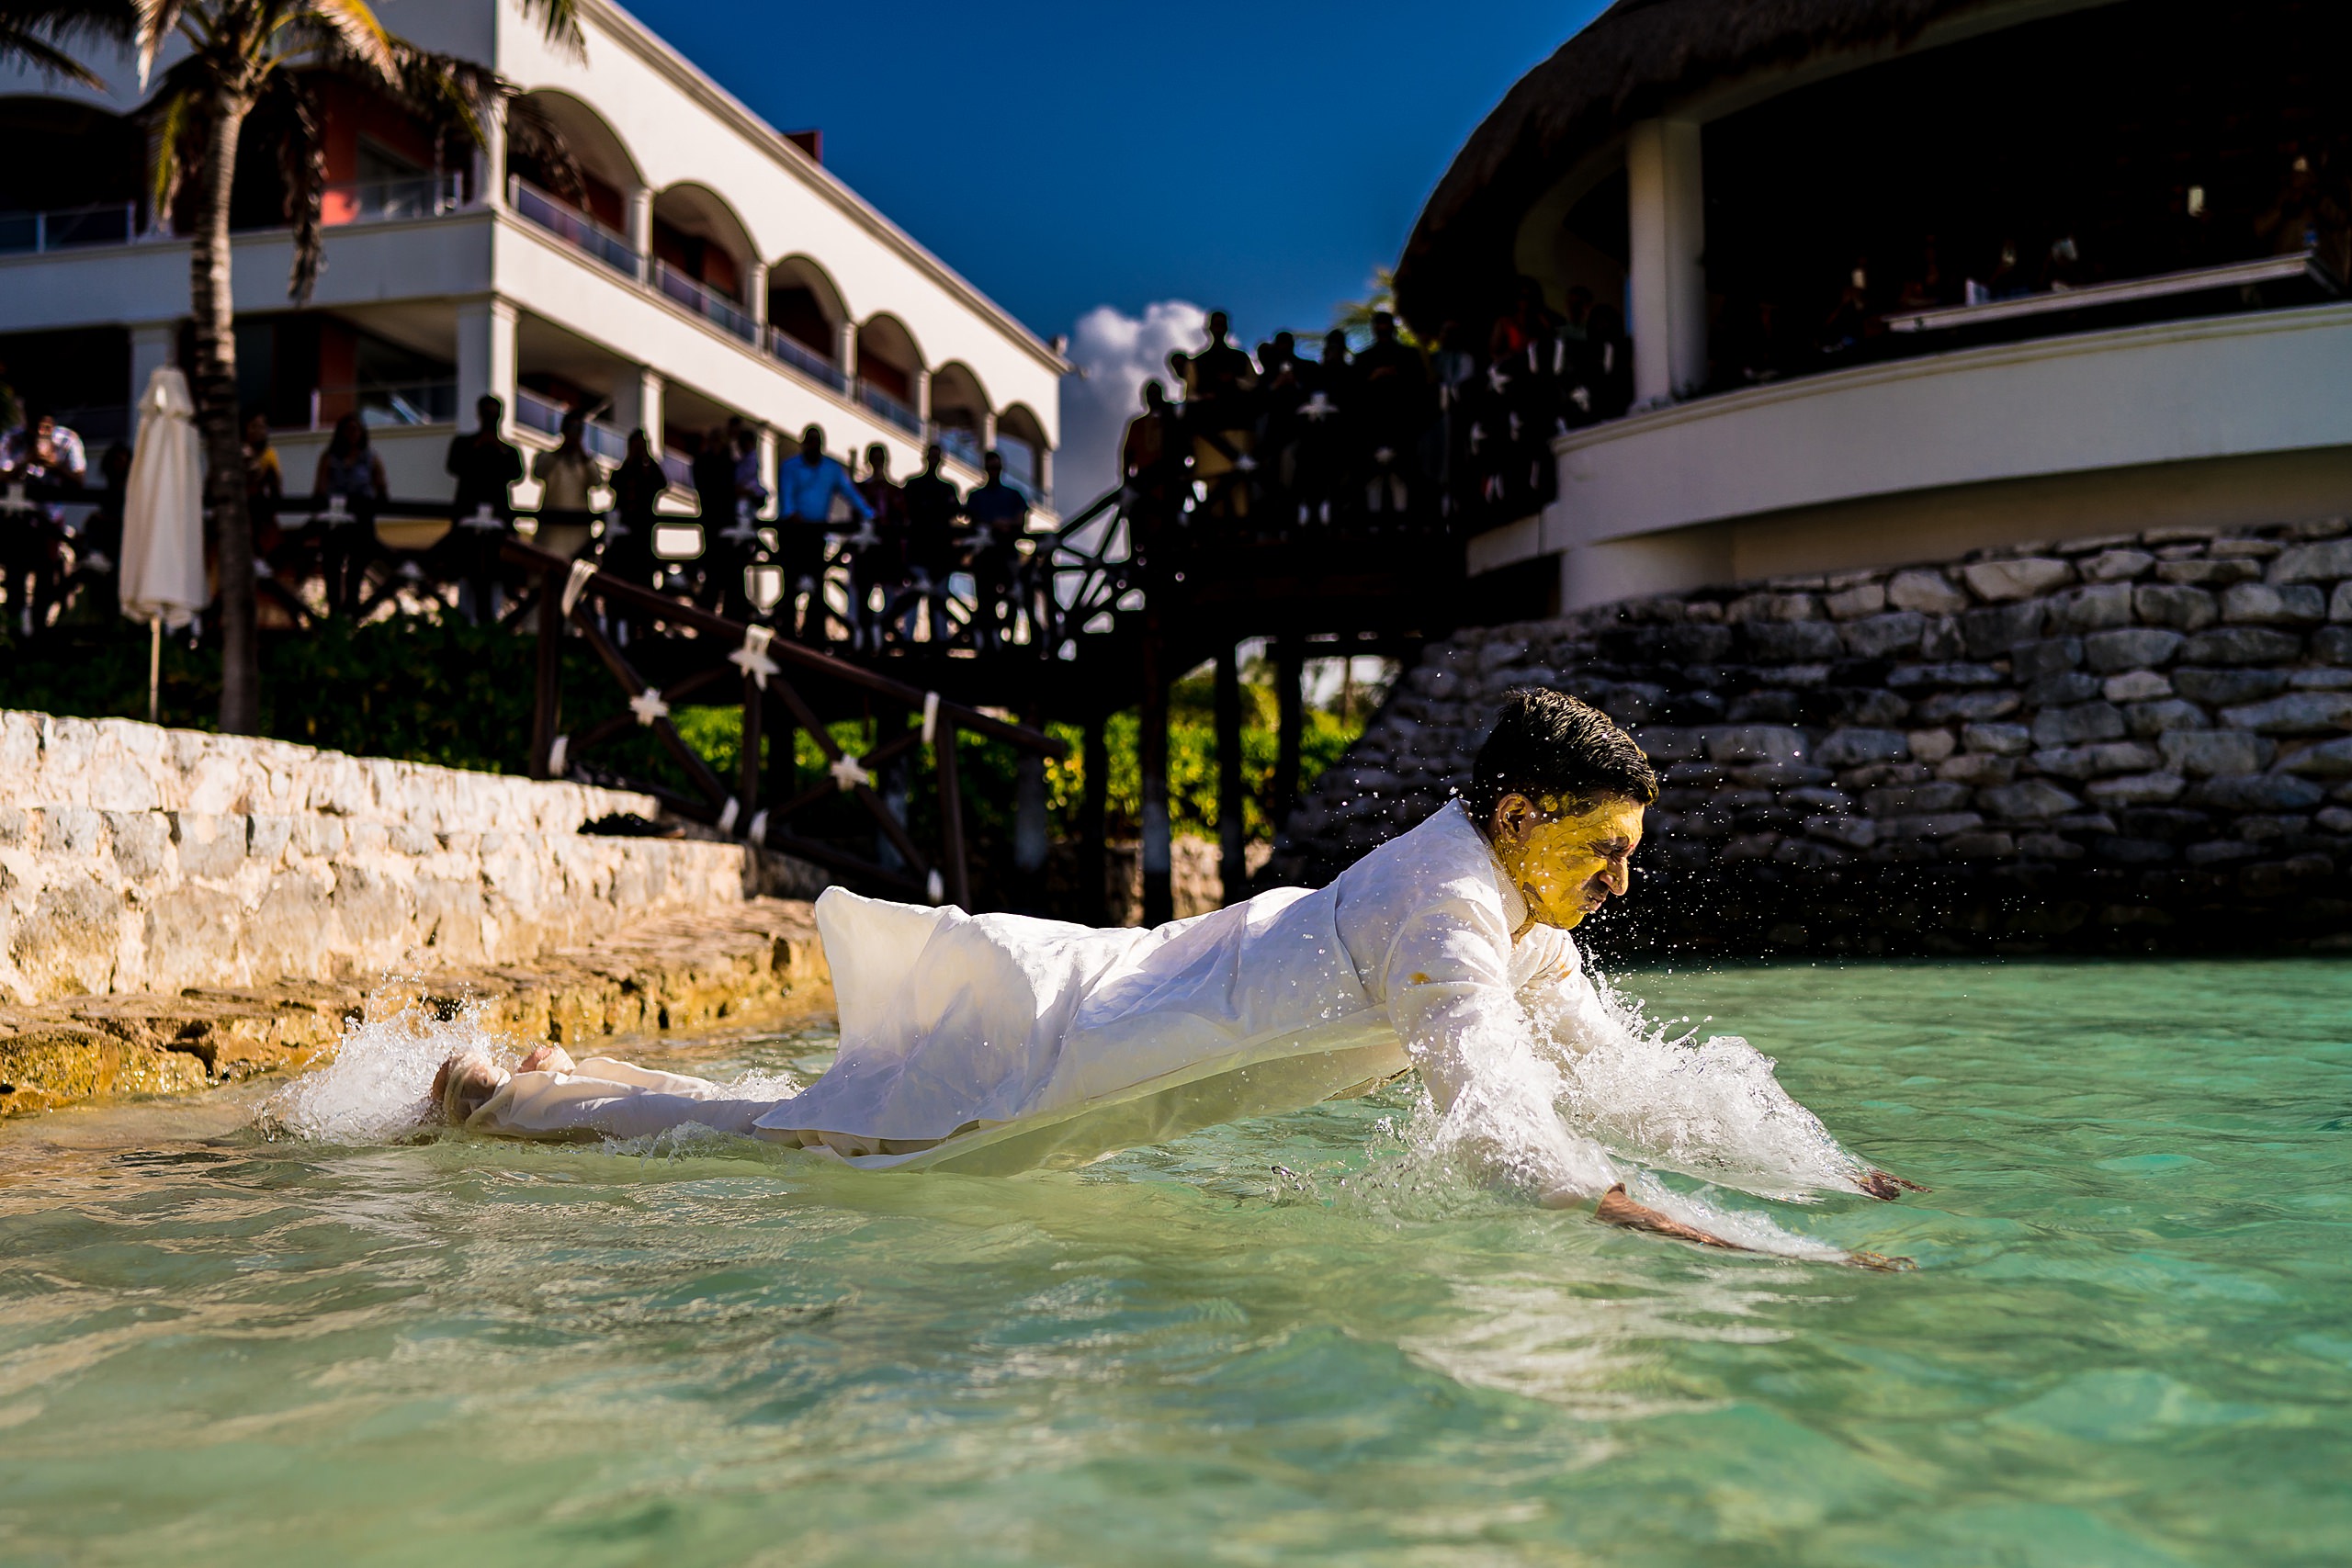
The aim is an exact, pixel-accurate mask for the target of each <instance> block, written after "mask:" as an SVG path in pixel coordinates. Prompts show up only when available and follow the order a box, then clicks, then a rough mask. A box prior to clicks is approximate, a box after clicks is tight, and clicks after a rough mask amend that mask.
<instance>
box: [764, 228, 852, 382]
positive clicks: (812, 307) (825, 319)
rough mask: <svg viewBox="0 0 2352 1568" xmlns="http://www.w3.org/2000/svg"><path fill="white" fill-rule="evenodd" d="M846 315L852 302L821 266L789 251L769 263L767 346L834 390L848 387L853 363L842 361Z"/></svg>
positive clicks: (772, 352) (799, 369) (779, 356)
mask: <svg viewBox="0 0 2352 1568" xmlns="http://www.w3.org/2000/svg"><path fill="white" fill-rule="evenodd" d="M848 321H849V307H848V306H847V305H846V304H845V303H844V302H843V301H842V293H841V290H840V289H839V288H836V287H835V286H834V283H833V280H832V277H831V275H830V274H828V273H827V272H826V271H825V269H824V268H823V267H821V266H819V265H817V264H816V263H815V262H813V261H811V260H809V258H808V257H807V256H786V258H785V259H784V260H782V261H780V262H777V263H775V265H773V266H771V267H769V268H768V341H767V347H768V352H769V353H770V354H773V355H775V356H776V357H777V358H778V359H781V360H783V361H784V362H785V363H786V365H789V366H791V367H793V368H794V369H796V370H797V371H800V372H801V373H802V374H804V375H807V376H809V377H813V378H815V379H816V380H818V381H819V382H820V383H822V384H823V385H824V386H826V387H827V388H829V389H831V390H833V391H836V392H843V391H847V390H848V389H849V376H850V374H851V372H852V370H853V369H854V367H852V366H847V365H843V364H842V344H843V340H844V337H845V334H846V329H847V324H848Z"/></svg>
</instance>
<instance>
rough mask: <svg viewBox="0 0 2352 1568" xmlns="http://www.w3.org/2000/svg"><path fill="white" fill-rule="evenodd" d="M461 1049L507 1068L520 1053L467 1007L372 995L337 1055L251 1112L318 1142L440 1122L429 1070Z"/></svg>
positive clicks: (270, 1127) (379, 1135)
mask: <svg viewBox="0 0 2352 1568" xmlns="http://www.w3.org/2000/svg"><path fill="white" fill-rule="evenodd" d="M459 1051H480V1052H481V1053H482V1054H483V1055H487V1056H489V1057H490V1058H491V1060H492V1061H494V1062H496V1063H498V1064H499V1065H500V1066H503V1067H507V1068H510V1069H511V1068H512V1067H513V1066H515V1063H516V1062H518V1061H520V1060H521V1059H522V1053H520V1052H519V1051H517V1050H515V1047H514V1046H513V1045H512V1044H511V1043H508V1042H507V1041H505V1040H504V1039H503V1038H501V1037H500V1036H499V1035H498V1034H497V1033H495V1032H492V1031H490V1030H487V1029H485V1028H483V1027H482V1022H481V1014H480V1011H479V1010H478V1009H477V1008H475V1007H474V1006H472V1005H471V1004H469V1005H467V1006H464V1007H461V1008H460V1009H458V1011H457V1012H456V1013H454V1014H448V1015H445V1014H444V1013H443V1012H442V1011H441V1010H439V1009H437V1008H435V1007H434V1006H431V1005H429V1004H427V1003H424V1002H423V1001H420V1000H418V999H415V998H410V997H403V996H401V995H399V994H398V993H397V992H396V991H385V992H379V993H378V994H377V995H376V996H373V997H370V998H368V1010H367V1012H366V1014H365V1015H364V1016H363V1017H362V1018H361V1019H360V1021H358V1022H357V1023H355V1024H353V1025H352V1026H351V1027H350V1028H349V1029H348V1030H346V1031H345V1034H344V1037H343V1043H342V1045H341V1046H340V1047H339V1048H337V1050H336V1052H335V1055H334V1060H333V1061H331V1062H329V1063H328V1064H327V1065H326V1066H323V1067H321V1068H318V1069H317V1070H316V1071H314V1072H310V1073H305V1074H304V1075H303V1076H302V1077H299V1078H296V1079H295V1080H294V1081H293V1082H291V1083H289V1084H288V1085H287V1086H286V1087H285V1088H284V1089H280V1090H278V1092H277V1093H276V1094H274V1095H272V1096H271V1097H270V1098H269V1100H267V1101H266V1103H265V1104H264V1105H263V1107H262V1109H261V1111H260V1113H259V1114H258V1116H257V1117H256V1121H257V1122H258V1123H259V1124H260V1126H261V1127H262V1128H263V1130H264V1131H266V1132H267V1133H269V1134H272V1135H274V1136H284V1137H295V1138H301V1139H305V1140H307V1141H309V1142H311V1143H319V1144H349V1145H358V1144H380V1143H385V1142H388V1141H390V1140H391V1139H394V1138H397V1137H400V1136H401V1135H403V1134H411V1133H413V1132H415V1131H416V1130H417V1129H418V1128H419V1127H420V1126H421V1125H424V1124H426V1123H427V1122H434V1121H438V1120H439V1117H438V1113H437V1108H436V1107H435V1104H434V1101H433V1096H432V1088H433V1074H434V1072H435V1069H437V1068H438V1067H439V1066H441V1064H442V1063H443V1062H444V1061H446V1060H447V1059H448V1057H449V1056H450V1055H453V1054H455V1053H457V1052H459Z"/></svg>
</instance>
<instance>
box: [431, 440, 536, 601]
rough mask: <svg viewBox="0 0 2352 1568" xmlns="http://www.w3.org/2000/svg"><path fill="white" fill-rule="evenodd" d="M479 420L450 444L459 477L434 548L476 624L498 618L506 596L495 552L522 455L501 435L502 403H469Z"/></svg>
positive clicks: (509, 519)
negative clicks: (445, 524) (441, 535)
mask: <svg viewBox="0 0 2352 1568" xmlns="http://www.w3.org/2000/svg"><path fill="white" fill-rule="evenodd" d="M474 412H475V415H476V417H477V419H478V420H479V422H480V423H479V424H478V425H477V426H476V428H475V429H474V431H473V432H472V433H471V434H465V435H459V436H457V437H455V438H454V439H452V440H451V441H450V443H449V457H448V470H449V472H450V473H451V474H452V475H453V476H455V478H456V479H457V481H458V490H457V495H456V498H455V499H454V500H453V501H452V502H450V506H449V512H450V518H451V523H452V526H451V527H450V529H449V532H448V534H447V536H446V537H444V538H443V539H442V541H441V543H440V544H439V545H437V546H435V547H434V548H435V554H436V555H437V556H439V558H440V560H439V562H438V565H439V569H440V572H441V575H442V576H444V577H447V578H454V579H456V580H457V581H458V608H459V609H460V610H461V611H462V612H463V613H464V614H465V615H467V617H468V618H469V619H470V620H472V621H473V622H474V624H475V625H477V626H480V625H481V624H483V623H484V622H487V621H494V620H496V619H497V618H498V615H499V612H500V610H501V608H502V607H503V605H502V601H503V597H504V594H505V589H504V585H503V581H502V579H501V569H500V565H499V558H498V550H499V547H500V545H501V544H503V542H504V541H505V539H506V536H508V535H509V534H510V533H512V532H513V531H514V527H515V502H514V498H513V496H512V495H511V494H510V493H509V489H510V487H511V486H513V485H514V483H515V481H516V480H517V479H521V478H522V477H523V454H522V453H521V452H519V451H517V450H516V449H515V445H514V444H513V443H512V442H510V441H508V440H507V439H506V438H505V436H504V435H503V434H500V430H499V426H500V424H501V423H502V422H503V420H504V418H505V414H506V405H505V404H504V403H503V402H501V401H499V400H497V399H496V398H493V397H488V396H484V397H483V398H481V400H478V401H477V402H476V403H475V404H474Z"/></svg>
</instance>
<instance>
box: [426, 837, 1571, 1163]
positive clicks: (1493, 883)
mask: <svg viewBox="0 0 2352 1568" xmlns="http://www.w3.org/2000/svg"><path fill="white" fill-rule="evenodd" d="M817 925H818V931H819V932H820V936H821V937H822V939H823V941H824V944H825V954H826V957H827V960H828V961H829V963H830V964H831V969H832V976H833V987H834V992H835V996H836V998H837V1001H838V1004H839V1009H840V1020H841V1050H840V1055H839V1056H838V1057H837V1059H836V1061H835V1063H834V1065H833V1066H832V1067H831V1069H830V1070H829V1071H827V1072H826V1073H825V1074H824V1076H823V1077H820V1079H819V1080H818V1081H817V1082H816V1083H815V1084H813V1085H811V1086H810V1087H809V1089H806V1090H804V1091H802V1092H801V1093H800V1094H799V1095H797V1096H796V1097H794V1098H792V1099H788V1100H781V1101H774V1102H769V1103H767V1104H765V1105H754V1104H753V1103H752V1102H748V1101H742V1100H729V1099H727V1098H726V1096H725V1091H723V1090H721V1089H718V1087H717V1086H714V1085H710V1084H707V1083H705V1082H703V1080H700V1079H695V1078H686V1077H680V1076H678V1075H673V1074H657V1073H649V1072H646V1071H644V1070H643V1069H639V1068H633V1067H628V1066H626V1065H624V1064H620V1063H615V1062H610V1061H608V1060H605V1059H596V1060H593V1061H590V1062H585V1063H582V1064H581V1070H580V1071H579V1072H577V1073H573V1074H549V1073H526V1074H520V1075H517V1076H516V1077H515V1078H514V1079H513V1080H512V1081H510V1082H509V1083H508V1084H507V1086H506V1087H505V1088H504V1089H501V1090H500V1091H499V1092H498V1094H497V1095H496V1096H495V1097H494V1098H492V1100H491V1101H490V1102H489V1103H488V1104H486V1105H484V1106H483V1107H482V1109H481V1111H478V1112H477V1113H476V1114H475V1115H474V1116H473V1117H472V1118H471V1120H470V1121H469V1126H472V1127H475V1128H478V1129H480V1130H483V1131H490V1132H505V1133H519V1134H560V1133H568V1132H581V1131H594V1132H601V1133H606V1134H613V1135H617V1136H631V1135H637V1134H642V1133H646V1132H651V1131H658V1130H660V1127H661V1126H663V1125H680V1124H684V1123H686V1122H696V1123H699V1124H703V1125H709V1126H713V1127H717V1128H718V1129H720V1130H722V1131H729V1132H751V1133H753V1134H757V1135H761V1136H766V1137H771V1138H776V1139H779V1140H782V1141H786V1142H793V1143H799V1144H803V1145H809V1144H815V1143H821V1144H822V1145H824V1146H827V1147H830V1148H831V1149H832V1150H833V1151H834V1152H836V1153H839V1154H842V1155H843V1156H844V1157H846V1158H848V1159H849V1160H850V1162H851V1163H853V1164H855V1165H859V1166H865V1167H873V1168H892V1167H899V1168H933V1169H952V1170H960V1171H971V1172H991V1173H994V1172H1009V1171H1014V1170H1023V1169H1030V1168H1038V1167H1069V1166H1074V1165H1080V1164H1084V1163H1086V1162H1088V1161H1090V1160H1092V1159H1096V1158H1099V1157H1101V1156H1103V1155H1105V1154H1108V1153H1111V1152H1114V1151H1116V1150H1118V1149H1122V1148H1130V1147H1134V1146H1136V1145H1141V1144H1149V1143H1158V1142H1161V1141H1164V1140H1166V1139H1169V1138H1172V1137H1176V1136H1180V1135H1182V1134H1185V1133H1188V1132H1191V1131H1193V1130H1195V1129H1197V1128H1201V1127H1204V1126H1209V1125H1212V1124H1214V1123H1216V1122H1227V1121H1232V1120H1236V1119H1238V1118H1241V1117H1246V1116H1260V1115H1271V1114H1277V1113H1280V1112H1283V1111H1295V1110H1298V1109H1301V1108H1304V1107H1306V1106H1308V1105H1312V1104H1315V1103H1317V1101H1320V1100H1329V1099H1332V1098H1334V1097H1337V1096H1342V1095H1346V1094H1350V1093H1360V1092H1363V1091H1364V1090H1366V1089H1370V1088H1372V1087H1374V1086H1376V1085H1377V1084H1379V1083H1381V1082H1383V1081H1385V1080H1386V1079H1388V1078H1390V1077H1395V1076H1396V1075H1397V1074H1399V1073H1402V1072H1404V1071H1406V1070H1408V1068H1411V1067H1414V1066H1419V1067H1420V1068H1421V1069H1422V1071H1423V1073H1424V1075H1425V1077H1427V1079H1428V1081H1429V1084H1430V1089H1431V1091H1432V1093H1433V1095H1434V1097H1435V1098H1436V1100H1437V1102H1438V1105H1439V1107H1440V1109H1441V1110H1442V1111H1446V1112H1447V1113H1448V1114H1449V1115H1453V1116H1456V1117H1466V1118H1468V1119H1469V1121H1470V1122H1473V1123H1475V1125H1473V1126H1472V1127H1470V1128H1469V1130H1468V1134H1467V1136H1466V1138H1465V1140H1464V1141H1465V1143H1466V1144H1468V1145H1470V1146H1472V1147H1473V1148H1474V1149H1475V1150H1476V1153H1477V1154H1478V1155H1479V1156H1480V1157H1482V1158H1485V1159H1487V1160H1488V1161H1489V1162H1491V1163H1493V1164H1494V1165H1496V1166H1497V1167H1498V1168H1499V1169H1500V1170H1501V1171H1502V1173H1504V1174H1506V1175H1508V1176H1509V1177H1510V1178H1511V1179H1513V1180H1514V1181H1515V1182H1516V1183H1518V1184H1521V1185H1524V1186H1528V1187H1530V1188H1532V1189H1533V1190H1537V1191H1539V1192H1541V1193H1544V1194H1545V1195H1547V1196H1551V1195H1567V1194H1575V1195H1583V1196H1593V1195H1597V1194H1598V1193H1599V1192H1600V1191H1601V1190H1605V1189H1606V1188H1607V1186H1608V1185H1609V1184H1610V1182H1611V1181H1612V1180H1613V1179H1615V1176H1614V1172H1613V1171H1612V1169H1611V1165H1610V1163H1609V1161H1608V1160H1607V1158H1606V1157H1605V1156H1602V1155H1601V1153H1600V1150H1599V1149H1598V1148H1597V1147H1595V1146H1594V1145H1590V1144H1589V1143H1586V1142H1584V1141H1583V1140H1581V1139H1578V1138H1576V1137H1574V1136H1572V1135H1571V1134H1568V1133H1567V1132H1566V1129H1565V1128H1564V1127H1563V1126H1562V1125H1561V1123H1560V1122H1559V1119H1558V1116H1557V1115H1556V1113H1555V1111H1554V1109H1553V1106H1552V1103H1551V1099H1550V1096H1549V1094H1548V1093H1547V1092H1545V1091H1544V1087H1543V1086H1544V1083H1545V1082H1547V1081H1549V1080H1548V1079H1547V1078H1546V1077H1545V1076H1544V1074H1542V1073H1541V1072H1530V1071H1527V1070H1525V1069H1526V1068H1527V1067H1528V1066H1530V1064H1531V1063H1532V1059H1533V1058H1532V1030H1531V1022H1530V1020H1531V1018H1537V1019H1541V1020H1543V1021H1544V1025H1543V1027H1544V1029H1545V1032H1547V1033H1548V1034H1549V1035H1550V1036H1551V1037H1552V1038H1553V1039H1554V1040H1555V1041H1556V1042H1557V1043H1560V1044H1562V1045H1566V1046H1568V1047H1569V1048H1572V1049H1573V1048H1575V1046H1576V1042H1575V1041H1574V1039H1573V1038H1567V1037H1570V1036H1573V1035H1575V1034H1577V1033H1578V1032H1582V1031H1584V1030H1586V1029H1588V1028H1597V1027H1600V1003H1599V999H1598V998H1596V997H1595V996H1594V994H1593V990H1592V987H1591V983H1590V981H1589V979H1588V978H1587V976H1585V974H1584V972H1583V969H1582V966H1581V964H1580V962H1579V960H1578V957H1577V950H1576V946H1575V944H1574V943H1573V942H1570V941H1569V939H1568V936H1567V934H1566V932H1565V931H1555V930H1553V929H1551V928H1549V927H1544V926H1529V927H1527V929H1526V930H1525V931H1523V932H1520V934H1519V935H1518V938H1517V940H1516V941H1514V940H1513V935H1514V932H1519V931H1520V928H1521V927H1522V926H1524V925H1526V907H1525V904H1524V902H1523V901H1522V900H1521V897H1520V896H1519V894H1518V891H1517V890H1516V889H1515V888H1513V887H1511V886H1509V885H1508V883H1507V881H1506V879H1505V878H1504V876H1503V874H1502V869H1501V866H1500V865H1499V863H1498V862H1497V861H1496V859H1495V857H1494V854H1493V852H1492V851H1491V850H1490V849H1489V848H1488V846H1487V840H1486V839H1485V838H1484V837H1483V836H1482V835H1481V834H1480V833H1479V832H1478V830H1477V829H1476V827H1475V826H1474V825H1473V824H1472V822H1471V820H1470V818H1469V817H1468V815H1467V814H1466V813H1465V812H1464V809H1463V807H1461V806H1460V805H1459V804H1458V803H1456V804H1453V805H1450V806H1448V807H1445V808H1444V809H1443V810H1441V811H1440V812H1438V813H1437V814H1436V815H1435V816H1433V817H1431V818H1430V819H1429V820H1428V821H1426V822H1424V823H1422V824H1421V825H1420V826H1419V827H1418V828H1416V829H1413V830H1412V831H1411V832H1409V833H1407V834H1405V835H1403V836H1402V837H1400V838H1397V839H1396V840H1391V841H1390V842H1389V843H1387V844H1385V845H1384V846H1382V847H1381V848H1380V849H1378V850H1375V851H1374V852H1372V853H1371V854H1369V855H1367V856H1365V857H1364V858H1363V860H1362V861H1359V862H1358V863H1356V864H1354V865H1353V866H1351V867H1350V868H1349V869H1348V870H1346V871H1345V872H1342V873H1341V874H1340V876H1339V877H1338V878H1337V879H1336V880H1335V881H1333V882H1332V883H1331V884H1330V885H1329V886H1327V887H1324V888H1322V889H1319V890H1317V891H1307V890H1306V889H1301V888H1285V889H1281V890H1277V891H1274V892H1271V893H1265V894H1261V895H1260V896H1258V897H1255V898H1251V899H1249V900H1247V901H1245V902H1243V903H1240V904H1237V905H1234V906H1232V907H1231V908H1225V909H1220V910H1217V911H1216V912H1214V913H1212V914H1207V915H1203V916H1199V917H1197V918H1195V919H1189V920H1177V921H1173V922H1171V923H1170V924H1168V925H1164V926H1160V927H1158V928H1156V929H1153V930H1149V931H1136V930H1114V931H1097V930H1093V929H1091V928H1088V927H1083V926H1074V925H1067V924H1063V923H1060V922H1057V921H1050V920H1038V919H1027V918H1025V917H1022V916H1017V915H977V916H976V915H967V914H965V913H964V912H963V911H961V910H959V909H955V908H943V909H930V908H915V907H911V906H908V905H902V904H892V903H886V902H883V901H880V900H877V899H870V898H862V897H857V896H856V895H854V894H852V893H848V892H844V891H842V890H841V889H839V888H834V889H831V890H828V891H827V892H826V893H825V894H824V896H823V897H820V899H819V900H818V901H817ZM752 1111H757V1112H758V1113H757V1114H751V1113H750V1112H752ZM817 1134H824V1136H823V1137H822V1138H821V1139H820V1138H819V1137H818V1136H816V1135H817Z"/></svg>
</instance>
